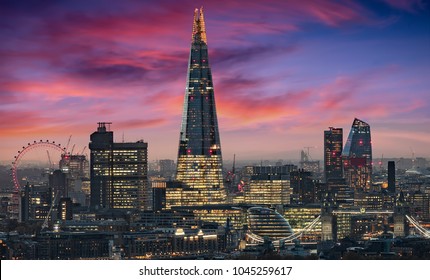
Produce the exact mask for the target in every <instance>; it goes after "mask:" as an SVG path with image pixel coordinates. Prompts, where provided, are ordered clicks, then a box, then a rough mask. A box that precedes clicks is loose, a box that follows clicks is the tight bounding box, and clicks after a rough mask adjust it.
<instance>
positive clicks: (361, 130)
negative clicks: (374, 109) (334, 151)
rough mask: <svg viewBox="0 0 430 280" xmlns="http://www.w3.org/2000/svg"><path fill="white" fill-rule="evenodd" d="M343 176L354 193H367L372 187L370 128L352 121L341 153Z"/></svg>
mask: <svg viewBox="0 0 430 280" xmlns="http://www.w3.org/2000/svg"><path fill="white" fill-rule="evenodd" d="M342 158H343V163H344V166H343V167H344V175H345V178H346V179H347V181H348V183H349V184H350V186H351V187H352V188H353V189H354V190H356V191H359V192H360V191H368V190H370V188H371V186H372V141H371V137H370V126H369V124H367V123H366V122H364V121H362V120H359V119H357V118H355V119H354V121H353V122H352V126H351V131H350V133H349V136H348V139H347V141H346V144H345V148H344V149H343V153H342Z"/></svg>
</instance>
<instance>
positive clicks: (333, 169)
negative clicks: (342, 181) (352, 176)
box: [324, 127, 343, 182]
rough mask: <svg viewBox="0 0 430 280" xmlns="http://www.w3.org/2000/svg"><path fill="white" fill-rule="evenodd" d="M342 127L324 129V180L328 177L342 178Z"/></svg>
mask: <svg viewBox="0 0 430 280" xmlns="http://www.w3.org/2000/svg"><path fill="white" fill-rule="evenodd" d="M342 146H343V130H342V128H334V127H329V130H325V131H324V176H325V180H326V182H327V181H328V180H329V179H330V178H335V179H338V178H342V177H343V167H342Z"/></svg>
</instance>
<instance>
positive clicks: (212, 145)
mask: <svg viewBox="0 0 430 280" xmlns="http://www.w3.org/2000/svg"><path fill="white" fill-rule="evenodd" d="M176 179H177V180H178V181H180V182H182V184H183V189H182V198H181V204H182V206H194V205H205V204H219V203H223V202H225V199H226V191H225V188H224V185H223V176H222V157H221V144H220V137H219V132H218V120H217V115H216V108H215V97H214V88H213V82H212V73H211V68H210V67H209V60H208V46H207V38H206V27H205V21H204V16H203V8H201V9H200V10H199V9H196V10H195V11H194V20H193V29H192V37H191V50H190V56H189V62H188V75H187V85H186V89H185V96H184V105H183V114H182V125H181V131H180V138H179V151H178V161H177V173H176Z"/></svg>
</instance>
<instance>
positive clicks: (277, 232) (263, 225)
mask: <svg viewBox="0 0 430 280" xmlns="http://www.w3.org/2000/svg"><path fill="white" fill-rule="evenodd" d="M248 228H249V230H250V231H251V232H252V233H253V234H256V235H258V236H260V237H263V238H264V237H268V238H269V239H271V240H278V239H282V238H285V237H288V236H290V235H292V234H293V230H292V228H291V226H290V224H289V223H288V221H287V220H286V219H285V218H284V217H283V216H282V215H281V214H279V213H278V212H276V211H274V210H272V209H269V208H264V207H251V208H249V209H248Z"/></svg>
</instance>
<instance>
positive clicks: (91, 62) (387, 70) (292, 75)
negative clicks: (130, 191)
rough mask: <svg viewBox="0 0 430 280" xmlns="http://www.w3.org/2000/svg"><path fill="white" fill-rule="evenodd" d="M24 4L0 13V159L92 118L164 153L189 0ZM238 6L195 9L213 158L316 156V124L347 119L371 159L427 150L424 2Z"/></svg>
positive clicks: (62, 135)
mask: <svg viewBox="0 0 430 280" xmlns="http://www.w3.org/2000/svg"><path fill="white" fill-rule="evenodd" d="M23 3H25V4H13V3H7V4H2V6H3V7H2V9H1V10H2V12H1V13H2V14H3V15H2V19H1V20H0V24H1V25H2V26H4V27H5V28H3V29H2V31H1V32H0V38H2V41H3V42H5V43H3V44H2V46H1V47H0V49H1V52H0V56H1V61H2V62H1V65H0V71H1V74H2V75H1V78H0V98H1V101H2V104H1V105H0V117H1V118H2V122H1V124H0V134H1V135H2V136H1V140H2V144H3V145H2V148H0V161H12V160H13V157H14V156H15V155H16V153H17V151H18V150H20V147H21V146H23V145H25V144H26V143H27V142H32V141H33V140H39V139H50V140H55V141H57V142H59V143H62V144H63V145H65V144H66V143H67V139H68V137H69V135H70V134H72V135H73V138H72V143H75V144H76V145H77V147H78V148H77V150H81V149H82V148H83V147H84V146H86V145H88V140H89V134H90V133H91V132H92V131H93V125H94V123H96V122H100V121H109V122H113V125H112V130H114V131H116V136H117V137H118V138H119V137H123V138H125V140H126V141H129V142H133V141H137V140H140V139H144V140H145V142H148V151H149V159H150V160H154V159H162V158H171V159H176V154H177V135H178V132H179V127H180V120H181V109H182V106H181V105H182V102H183V90H184V82H185V80H186V77H185V74H184V69H186V65H187V57H188V51H189V49H188V48H189V43H190V38H189V29H190V28H189V11H190V10H192V9H193V8H194V5H197V4H194V2H192V1H185V2H184V3H181V4H180V5H178V4H175V2H173V1H161V2H159V4H155V3H152V2H147V3H142V4H138V3H135V2H133V1H130V2H126V4H117V3H116V4H114V3H113V2H112V3H110V5H103V9H101V8H102V4H101V3H99V2H96V1H90V2H89V3H88V2H87V1H85V2H81V1H74V2H73V3H72V2H70V3H67V2H66V3H61V4H46V5H44V6H39V5H37V4H36V3H34V2H32V1H28V2H23ZM244 3H245V2H242V1H227V2H225V3H222V4H214V3H211V2H209V1H202V3H201V4H202V5H203V6H204V8H205V13H206V29H207V30H208V32H210V34H211V36H210V38H209V40H208V41H209V44H210V45H211V49H210V51H209V56H210V57H211V66H212V72H213V75H214V87H215V88H216V92H217V93H216V95H217V97H216V103H218V104H217V110H218V119H219V128H220V134H221V135H222V146H223V153H224V159H225V160H231V159H232V158H233V154H236V155H237V157H238V158H239V159H244V160H249V159H255V160H259V159H284V160H285V159H298V158H299V155H300V154H299V153H300V150H302V149H304V146H314V147H317V148H315V149H312V150H311V151H310V152H311V155H312V157H313V158H317V159H322V158H323V131H324V130H326V129H327V128H328V127H330V126H334V127H342V128H344V129H345V130H346V131H347V129H348V127H349V126H350V123H351V121H352V120H353V119H354V118H359V119H363V120H364V121H366V122H367V123H369V125H370V126H371V127H372V149H373V155H374V158H378V157H380V155H382V154H384V155H385V157H411V152H412V151H413V152H414V153H415V155H417V156H423V157H430V152H429V150H428V148H427V145H428V144H429V142H430V140H429V139H430V131H429V127H430V125H429V124H430V115H429V111H430V110H428V109H429V103H430V97H429V94H428V88H430V82H429V81H428V79H426V77H428V74H430V55H429V53H430V52H428V51H429V49H430V29H429V26H430V19H429V18H428V17H427V18H426V16H427V15H428V12H429V5H428V3H424V2H422V1H395V0H390V1H388V0H385V1H382V0H381V1H378V2H376V3H373V4H371V5H369V4H364V3H363V2H361V1H356V2H346V1H345V2H343V1H341V2H339V1H309V2H308V1H307V2H306V3H297V2H295V1H285V2H284V1H270V2H268V3H267V4H266V2H265V3H259V2H258V1H251V2H249V1H247V2H246V3H247V5H244ZM36 6H37V7H36ZM46 15H49V16H48V17H46ZM154 26H156V27H154ZM123 135H124V136H123ZM346 138H347V137H346V135H345V136H344V139H346ZM115 141H118V142H120V138H119V139H115ZM261 143H265V144H264V145H261ZM255 147H258V151H256V150H255Z"/></svg>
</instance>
